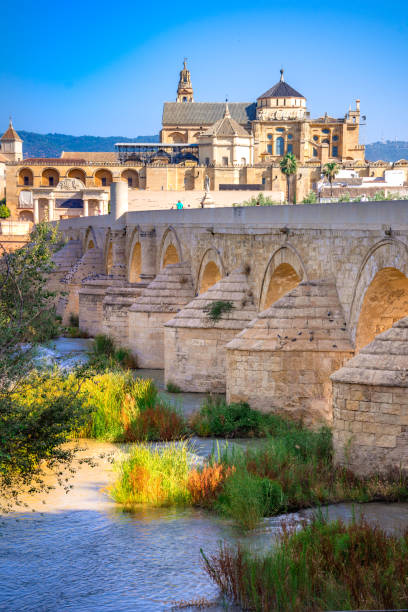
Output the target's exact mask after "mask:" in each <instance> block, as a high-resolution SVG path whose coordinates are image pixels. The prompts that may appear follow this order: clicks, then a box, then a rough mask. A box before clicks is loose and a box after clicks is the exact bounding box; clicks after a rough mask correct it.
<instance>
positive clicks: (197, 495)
mask: <svg viewBox="0 0 408 612" xmlns="http://www.w3.org/2000/svg"><path fill="white" fill-rule="evenodd" d="M234 471H235V468H234V467H226V466H225V465H223V464H222V463H212V464H211V465H204V466H203V467H202V468H201V469H197V468H194V469H193V470H191V472H190V473H189V476H188V482H187V488H188V490H189V492H190V495H191V501H192V503H193V505H194V506H201V507H203V508H211V507H212V506H213V504H214V503H215V501H216V499H217V498H218V496H219V494H220V492H221V490H222V487H223V485H224V482H225V480H226V479H227V478H228V477H229V476H230V475H231V474H232V473H233V472H234Z"/></svg>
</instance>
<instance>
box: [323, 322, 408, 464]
mask: <svg viewBox="0 0 408 612" xmlns="http://www.w3.org/2000/svg"><path fill="white" fill-rule="evenodd" d="M331 380H332V383H333V443H334V451H335V462H336V463H338V464H342V465H347V466H348V467H350V468H351V469H352V470H353V471H354V472H355V473H357V474H360V475H366V474H370V473H373V472H383V471H387V470H388V469H390V468H394V469H395V468H397V469H399V468H400V467H401V468H402V469H405V470H408V317H405V318H404V319H401V320H400V321H398V322H397V323H395V324H394V325H393V326H392V327H391V329H389V330H387V331H385V332H383V333H382V334H380V335H379V336H377V337H376V338H375V339H374V340H373V342H371V343H370V344H368V345H367V346H365V347H364V348H363V349H361V351H360V352H359V353H358V355H356V356H355V357H354V358H353V359H351V360H350V361H348V362H347V363H346V364H345V365H344V366H343V367H342V368H341V369H340V370H339V371H337V372H335V373H334V374H333V375H332V376H331Z"/></svg>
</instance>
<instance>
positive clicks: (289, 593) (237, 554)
mask: <svg viewBox="0 0 408 612" xmlns="http://www.w3.org/2000/svg"><path fill="white" fill-rule="evenodd" d="M407 552H408V531H406V532H405V533H404V534H403V535H402V537H398V536H395V535H389V534H387V533H386V532H385V531H383V530H382V529H381V528H380V527H378V526H371V525H369V524H368V523H367V522H365V521H364V519H362V520H359V521H358V522H352V523H351V524H350V525H347V526H346V525H345V524H344V523H343V522H342V521H335V522H327V521H326V520H325V519H324V518H323V517H322V516H320V517H316V518H314V520H313V521H312V522H311V524H309V525H307V524H304V525H303V528H302V529H301V530H300V531H298V530H297V529H296V527H295V526H292V527H285V528H284V530H283V534H282V536H281V539H280V542H279V544H278V546H277V547H274V548H273V550H271V551H270V552H268V553H266V554H262V555H257V554H254V553H252V552H251V551H248V550H245V549H243V548H242V547H241V546H239V547H238V548H235V549H233V548H230V547H229V546H228V545H222V546H221V548H220V550H219V552H218V553H216V554H213V555H211V556H209V557H207V556H205V555H204V553H202V554H203V560H204V568H205V570H206V572H207V573H208V575H209V576H210V578H211V579H212V580H213V581H214V582H215V583H216V584H217V585H218V587H219V588H220V589H221V591H222V592H223V593H224V594H225V595H226V596H227V597H228V598H229V599H231V600H233V601H234V603H236V604H237V605H239V607H240V608H242V609H245V610H249V609H250V610H257V611H262V612H267V611H269V610H280V611H281V612H292V611H293V612H303V611H305V610H306V611H312V610H313V611H316V612H318V611H324V610H379V609H380V610H385V609H387V610H390V609H401V608H405V607H406V602H407V601H408V582H407V565H406V555H407Z"/></svg>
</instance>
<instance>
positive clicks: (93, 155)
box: [61, 151, 118, 162]
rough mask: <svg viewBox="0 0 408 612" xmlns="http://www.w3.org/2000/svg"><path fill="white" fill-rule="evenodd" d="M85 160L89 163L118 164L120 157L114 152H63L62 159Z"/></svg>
mask: <svg viewBox="0 0 408 612" xmlns="http://www.w3.org/2000/svg"><path fill="white" fill-rule="evenodd" d="M73 158H75V159H84V160H85V161H87V162H91V161H96V162H104V161H106V162H117V161H118V156H117V153H115V152H114V151H75V152H73V151H63V152H62V153H61V159H73Z"/></svg>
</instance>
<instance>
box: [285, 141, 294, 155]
mask: <svg viewBox="0 0 408 612" xmlns="http://www.w3.org/2000/svg"><path fill="white" fill-rule="evenodd" d="M286 153H293V144H292V143H291V142H290V143H289V144H288V146H287V149H286Z"/></svg>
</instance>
